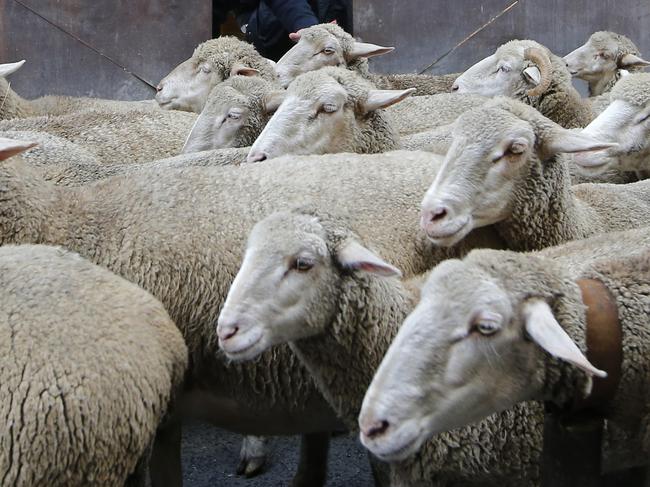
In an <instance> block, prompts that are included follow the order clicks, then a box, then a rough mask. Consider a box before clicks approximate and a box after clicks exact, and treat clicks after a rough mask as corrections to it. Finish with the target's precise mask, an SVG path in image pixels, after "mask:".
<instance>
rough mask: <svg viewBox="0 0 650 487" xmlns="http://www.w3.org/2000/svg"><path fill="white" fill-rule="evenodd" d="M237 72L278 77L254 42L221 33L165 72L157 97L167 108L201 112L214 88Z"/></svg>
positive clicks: (271, 80)
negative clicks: (256, 48) (166, 73)
mask: <svg viewBox="0 0 650 487" xmlns="http://www.w3.org/2000/svg"><path fill="white" fill-rule="evenodd" d="M235 75H241V76H258V75H259V76H261V77H262V78H264V79H265V80H267V81H270V82H276V81H277V76H276V74H275V68H274V66H273V64H272V63H271V62H270V61H269V60H268V59H265V58H263V57H262V56H261V55H260V54H259V53H258V52H257V51H256V50H255V48H254V47H253V46H252V45H251V44H248V43H246V42H243V41H240V40H239V39H237V38H236V37H232V36H221V37H217V38H216V39H210V40H208V41H206V42H204V43H203V44H199V45H198V47H197V48H196V49H195V50H194V53H193V54H192V57H191V58H189V59H187V60H186V61H183V62H182V63H181V64H179V65H178V66H176V67H175V68H174V69H173V70H172V71H171V73H169V74H168V75H167V76H165V77H164V78H163V79H162V81H160V83H159V84H158V87H157V90H158V93H157V94H156V101H157V102H158V104H159V105H160V107H161V108H164V109H167V110H185V111H189V112H195V113H201V110H203V107H204V106H205V102H206V101H207V99H208V95H209V94H210V92H211V91H212V89H213V88H214V87H215V86H216V85H217V84H219V83H221V82H222V81H224V80H226V79H228V78H229V77H230V76H235Z"/></svg>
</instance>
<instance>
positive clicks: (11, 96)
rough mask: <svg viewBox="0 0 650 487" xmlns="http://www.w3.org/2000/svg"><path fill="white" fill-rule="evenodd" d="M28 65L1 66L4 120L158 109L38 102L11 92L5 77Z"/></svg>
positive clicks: (147, 104)
mask: <svg viewBox="0 0 650 487" xmlns="http://www.w3.org/2000/svg"><path fill="white" fill-rule="evenodd" d="M24 63H25V61H24V60H23V61H19V62H17V63H8V64H0V120H7V119H12V118H26V117H38V116H43V115H65V114H68V113H74V112H79V111H81V110H88V109H94V110H105V111H111V112H115V111H118V112H119V111H123V110H132V109H140V110H145V109H149V110H151V109H154V108H156V104H155V103H154V102H153V100H151V101H149V100H143V101H120V100H102V99H99V98H84V97H73V96H43V97H41V98H37V99H35V100H25V99H24V98H22V97H21V96H20V95H18V94H17V93H16V92H15V91H14V90H12V89H11V86H10V84H9V83H8V82H7V80H6V79H5V76H8V75H10V74H12V73H14V72H16V71H17V70H18V69H20V67H21V66H22V65H23V64H24Z"/></svg>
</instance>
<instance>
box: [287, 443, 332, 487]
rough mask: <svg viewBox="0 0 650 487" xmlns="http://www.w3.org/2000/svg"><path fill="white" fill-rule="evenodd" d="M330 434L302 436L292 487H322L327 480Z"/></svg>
mask: <svg viewBox="0 0 650 487" xmlns="http://www.w3.org/2000/svg"><path fill="white" fill-rule="evenodd" d="M329 446H330V433H329V431H328V432H324V433H310V434H307V435H302V438H301V441H300V460H299V461H298V470H297V471H296V475H295V476H294V477H293V481H292V482H291V487H322V486H323V485H325V481H326V480H327V455H328V453H329Z"/></svg>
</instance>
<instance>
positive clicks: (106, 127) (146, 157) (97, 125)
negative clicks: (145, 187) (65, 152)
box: [0, 109, 196, 164]
mask: <svg viewBox="0 0 650 487" xmlns="http://www.w3.org/2000/svg"><path fill="white" fill-rule="evenodd" d="M195 120H196V115H195V114H193V113H186V112H179V111H164V110H151V109H131V110H124V111H119V112H117V111H102V110H84V111H81V112H77V113H73V114H69V115H61V116H55V117H50V116H44V117H34V118H29V119H22V120H21V119H16V120H5V121H2V122H0V131H5V130H18V131H38V132H45V133H48V134H50V135H55V136H57V137H61V138H63V139H65V140H67V141H69V142H72V143H74V144H77V145H79V146H81V147H82V148H84V149H86V150H88V151H90V152H92V153H93V154H94V155H96V157H97V158H98V159H99V161H100V162H101V163H102V164H123V163H134V162H147V161H153V160H156V159H162V158H164V157H171V156H175V155H177V154H179V153H180V151H181V149H182V147H183V144H184V142H185V138H186V137H187V135H188V134H189V133H190V130H191V129H192V125H193V124H194V121H195Z"/></svg>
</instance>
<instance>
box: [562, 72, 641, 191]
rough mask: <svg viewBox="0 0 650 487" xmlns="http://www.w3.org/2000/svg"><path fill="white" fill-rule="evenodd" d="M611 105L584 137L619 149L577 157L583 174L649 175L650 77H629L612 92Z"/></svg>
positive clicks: (637, 75)
mask: <svg viewBox="0 0 650 487" xmlns="http://www.w3.org/2000/svg"><path fill="white" fill-rule="evenodd" d="M611 100H612V102H611V104H610V105H609V106H608V107H607V109H606V110H605V111H604V112H603V113H601V114H600V115H598V117H596V118H595V119H594V120H593V121H592V122H591V123H590V124H589V125H588V126H587V127H585V129H584V130H583V131H582V133H584V134H587V135H590V136H592V137H594V138H598V139H600V140H604V141H609V142H614V143H616V144H617V145H616V146H615V147H612V148H610V149H608V150H607V151H601V152H599V153H598V154H594V155H591V156H589V157H582V156H580V157H579V156H576V157H574V159H573V160H574V162H575V163H576V164H577V166H578V167H579V168H580V170H581V172H582V173H584V174H586V175H589V176H594V175H596V176H597V175H600V174H602V173H604V172H606V171H609V170H612V169H613V170H617V171H636V172H637V173H639V176H640V177H641V178H642V177H647V174H648V171H650V74H649V73H637V74H630V75H629V76H626V77H625V78H623V79H621V80H620V81H619V82H618V83H617V84H616V86H614V88H613V89H612V91H611Z"/></svg>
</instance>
